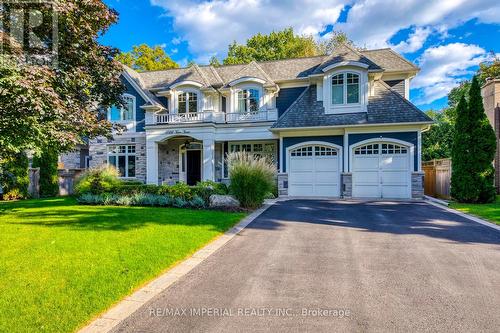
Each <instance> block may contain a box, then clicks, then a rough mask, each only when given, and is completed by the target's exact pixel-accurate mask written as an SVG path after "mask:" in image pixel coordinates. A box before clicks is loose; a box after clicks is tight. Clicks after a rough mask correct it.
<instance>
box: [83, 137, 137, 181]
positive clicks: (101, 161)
mask: <svg viewBox="0 0 500 333" xmlns="http://www.w3.org/2000/svg"><path fill="white" fill-rule="evenodd" d="M124 144H126V145H134V144H135V178H137V180H140V181H142V182H145V181H146V136H145V133H137V135H127V136H120V135H116V136H114V137H113V139H111V140H108V139H106V138H97V139H93V140H91V141H90V142H89V156H90V161H89V167H90V168H95V167H98V166H101V165H106V164H107V163H108V146H111V145H124Z"/></svg>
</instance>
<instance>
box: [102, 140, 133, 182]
mask: <svg viewBox="0 0 500 333" xmlns="http://www.w3.org/2000/svg"><path fill="white" fill-rule="evenodd" d="M108 164H109V165H112V166H114V167H115V168H116V169H117V170H118V172H119V173H120V177H125V178H131V177H135V145H116V146H109V147H108Z"/></svg>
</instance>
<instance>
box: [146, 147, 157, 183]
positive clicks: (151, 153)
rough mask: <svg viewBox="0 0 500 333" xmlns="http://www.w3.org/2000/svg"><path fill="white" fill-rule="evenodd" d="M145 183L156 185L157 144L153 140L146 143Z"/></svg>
mask: <svg viewBox="0 0 500 333" xmlns="http://www.w3.org/2000/svg"><path fill="white" fill-rule="evenodd" d="M146 170H147V173H146V174H147V177H146V182H147V183H148V184H154V185H158V143H157V142H155V141H153V140H147V142H146Z"/></svg>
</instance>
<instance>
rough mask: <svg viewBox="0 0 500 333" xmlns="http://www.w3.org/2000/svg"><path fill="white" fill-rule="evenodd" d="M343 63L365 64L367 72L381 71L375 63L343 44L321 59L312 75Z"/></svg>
mask: <svg viewBox="0 0 500 333" xmlns="http://www.w3.org/2000/svg"><path fill="white" fill-rule="evenodd" d="M344 61H356V62H360V63H363V64H366V65H368V70H382V68H380V67H379V66H378V65H377V64H376V63H374V62H373V61H371V60H370V59H368V58H367V57H366V56H364V55H363V54H362V53H361V52H359V51H357V50H355V49H353V48H352V47H350V46H348V45H347V44H343V45H340V46H339V47H337V48H335V50H333V52H332V53H331V54H330V55H328V56H327V57H326V58H324V59H323V61H322V62H321V64H319V66H317V67H316V69H315V70H314V74H320V73H323V69H324V68H326V67H328V66H330V65H333V64H335V63H339V62H344Z"/></svg>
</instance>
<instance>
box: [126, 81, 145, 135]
mask: <svg viewBox="0 0 500 333" xmlns="http://www.w3.org/2000/svg"><path fill="white" fill-rule="evenodd" d="M122 82H123V84H124V85H125V87H126V89H125V92H126V93H127V94H130V95H132V96H135V122H136V127H135V130H136V132H144V124H145V114H144V110H143V109H141V106H142V105H144V104H146V101H145V100H144V98H142V96H141V95H140V94H139V93H138V92H137V91H136V90H135V89H134V87H132V85H131V84H130V83H129V82H128V81H127V79H125V78H124V77H122Z"/></svg>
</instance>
